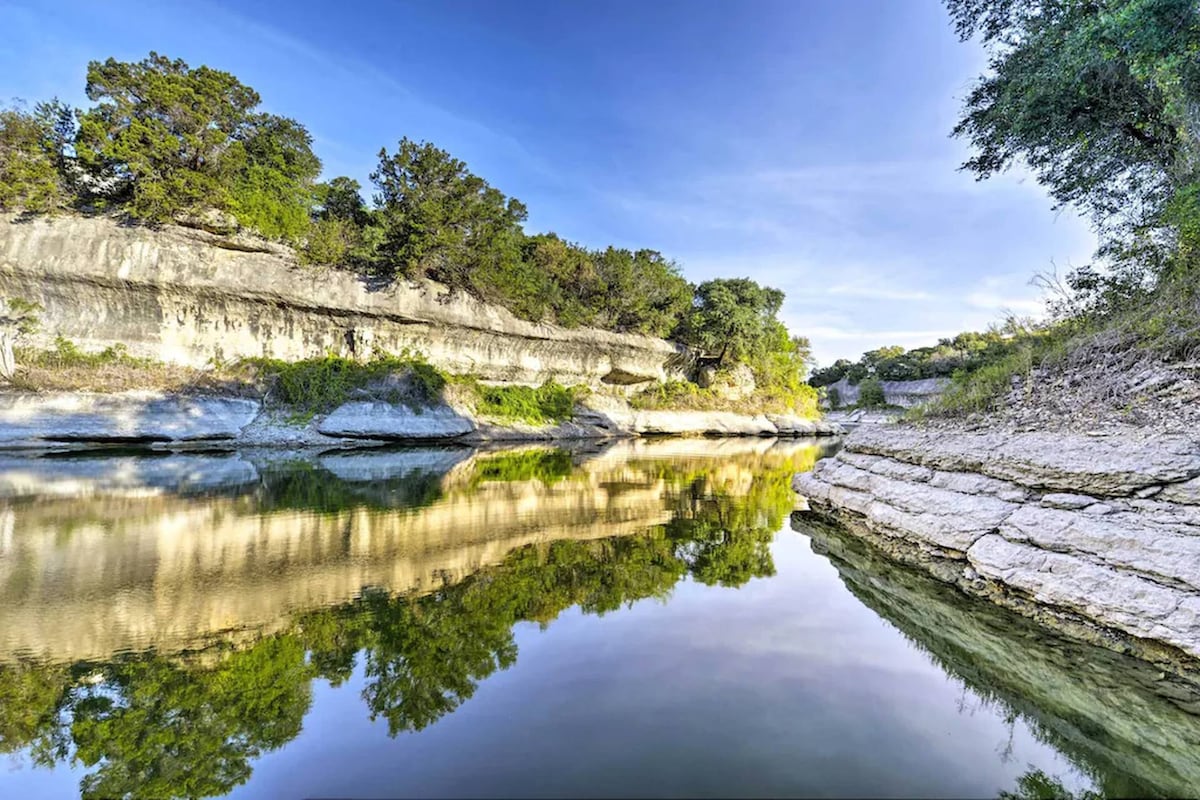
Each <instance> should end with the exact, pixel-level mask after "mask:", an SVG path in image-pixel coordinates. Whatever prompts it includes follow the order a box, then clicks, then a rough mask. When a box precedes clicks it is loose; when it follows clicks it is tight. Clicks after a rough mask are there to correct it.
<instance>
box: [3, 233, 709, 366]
mask: <svg viewBox="0 0 1200 800" xmlns="http://www.w3.org/2000/svg"><path fill="white" fill-rule="evenodd" d="M252 250H253V249H252V248H251V249H249V250H248V249H247V246H246V245H245V243H240V242H236V241H233V240H229V239H225V238H221V237H216V236H212V235H210V234H207V233H204V232H202V231H195V230H190V229H186V228H176V227H168V228H164V229H158V230H151V229H148V228H143V227H135V226H122V225H119V224H118V223H117V222H115V221H114V220H111V219H107V218H103V217H90V218H89V217H60V218H57V219H52V220H45V219H38V220H32V221H21V222H17V221H15V220H13V219H11V218H0V296H5V297H19V298H21V299H23V300H27V301H30V302H36V303H39V304H41V306H42V307H43V310H42V311H41V313H40V323H41V327H40V330H41V336H43V337H44V338H45V339H46V340H47V343H49V342H52V341H53V339H54V337H55V336H65V337H67V338H68V339H70V340H72V341H73V342H75V343H76V344H78V345H80V346H81V347H82V348H84V349H85V350H99V349H103V348H105V347H108V346H111V345H117V344H121V345H125V346H126V347H127V348H128V350H129V352H130V353H131V354H132V355H135V356H142V357H147V358H153V359H157V360H160V361H166V362H171V363H179V364H187V365H191V366H197V367H202V366H204V365H206V364H207V363H209V361H210V360H211V359H218V360H222V359H233V358H239V357H247V356H271V357H274V358H281V359H284V360H289V361H293V360H299V359H303V358H309V357H313V356H321V355H324V354H325V353H328V352H332V353H336V354H338V355H343V356H348V357H367V356H370V355H371V354H372V353H374V352H379V351H383V352H388V353H398V352H401V351H404V350H409V351H412V352H418V353H422V354H423V355H424V356H425V357H426V358H428V359H429V360H430V362H432V363H434V364H436V365H437V366H438V367H440V368H441V369H444V370H446V371H448V372H453V373H464V374H466V373H471V374H475V375H478V376H479V377H480V378H483V379H485V380H492V381H507V382H516V383H527V384H540V383H542V382H544V381H546V380H549V379H554V380H557V381H559V382H560V383H563V384H567V385H571V384H588V385H593V386H595V385H599V384H601V383H605V384H610V385H629V384H637V383H644V382H647V381H653V380H666V379H668V378H675V377H682V371H681V370H684V369H685V368H686V367H687V366H688V354H687V352H686V351H685V350H684V349H682V348H680V347H678V346H676V345H673V344H671V343H669V342H665V341H663V340H662V339H656V338H652V337H648V336H636V335H629V334H617V333H611V332H608V331H602V330H595V329H589V328H579V329H568V328H562V327H559V326H556V325H545V324H537V323H532V322H528V321H526V320H522V319H518V318H517V317H515V316H514V315H513V314H512V313H511V312H509V311H508V310H507V309H504V308H501V307H499V306H493V305H487V304H484V303H480V302H478V301H476V300H474V299H473V298H471V297H469V296H467V295H466V294H464V293H462V292H457V293H451V292H449V291H448V290H447V289H446V287H444V286H441V285H439V284H435V283H431V282H420V283H415V282H406V281H398V282H396V283H394V284H391V285H386V286H384V285H372V284H371V283H369V282H367V281H364V280H363V279H362V278H361V277H360V276H358V275H355V274H353V273H350V272H344V271H337V270H313V269H305V268H303V267H301V266H300V265H298V264H297V263H296V261H295V259H294V258H292V257H291V256H290V254H288V253H287V251H286V250H285V249H282V248H266V247H262V248H259V251H258V252H254V251H252Z"/></svg>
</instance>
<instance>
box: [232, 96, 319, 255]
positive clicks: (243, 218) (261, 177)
mask: <svg viewBox="0 0 1200 800" xmlns="http://www.w3.org/2000/svg"><path fill="white" fill-rule="evenodd" d="M237 135H238V137H239V139H240V143H241V145H242V147H243V149H244V151H245V163H244V165H243V166H242V168H241V170H240V171H239V173H238V174H237V177H236V179H235V181H234V184H233V186H232V187H231V189H230V197H231V198H232V202H231V204H230V205H231V209H232V211H233V213H234V215H235V216H236V217H237V219H238V222H240V223H241V224H242V225H245V226H246V227H249V228H253V229H254V230H256V231H258V232H259V233H260V234H262V235H263V236H267V237H270V238H282V239H297V238H298V237H300V236H301V235H302V234H303V233H304V232H305V230H307V228H308V224H309V216H310V214H311V213H312V209H313V205H314V203H315V202H316V194H315V191H314V185H313V182H314V181H315V180H316V177H317V175H319V174H320V172H321V160H320V159H319V158H317V157H316V155H314V154H313V151H312V136H311V135H310V134H309V132H308V131H307V130H306V129H305V127H304V126H303V125H301V124H300V123H298V122H296V121H295V120H292V119H288V118H286V117H279V116H275V115H274V114H253V115H249V116H248V117H247V118H246V119H245V121H244V122H243V124H242V125H241V127H240V129H239V131H238V134H237Z"/></svg>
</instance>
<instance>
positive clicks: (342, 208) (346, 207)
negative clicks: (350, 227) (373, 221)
mask: <svg viewBox="0 0 1200 800" xmlns="http://www.w3.org/2000/svg"><path fill="white" fill-rule="evenodd" d="M313 191H314V194H315V196H316V201H317V206H318V211H317V215H316V216H317V218H318V219H340V220H346V221H347V222H353V223H354V224H355V225H358V226H363V225H366V224H367V222H368V221H369V214H368V212H367V204H366V203H364V202H363V198H362V186H361V185H359V183H358V181H356V180H354V179H353V178H347V177H346V176H345V175H339V176H338V177H336V178H331V179H330V180H328V181H326V182H324V183H319V184H317V185H316V186H315V187H314V190H313Z"/></svg>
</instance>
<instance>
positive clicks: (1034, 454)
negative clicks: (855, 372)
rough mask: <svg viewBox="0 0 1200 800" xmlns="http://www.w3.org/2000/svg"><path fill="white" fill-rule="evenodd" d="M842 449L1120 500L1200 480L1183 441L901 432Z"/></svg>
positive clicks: (861, 438)
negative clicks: (1151, 488)
mask: <svg viewBox="0 0 1200 800" xmlns="http://www.w3.org/2000/svg"><path fill="white" fill-rule="evenodd" d="M846 447H847V449H848V450H851V451H855V452H860V453H870V454H873V455H880V456H887V457H889V458H894V459H897V460H899V461H905V462H908V463H912V464H921V465H924V466H928V467H932V468H934V469H938V470H943V471H956V472H976V473H980V474H982V475H987V476H990V477H993V478H999V479H1001V480H1007V481H1012V482H1014V483H1018V484H1021V485H1022V486H1026V487H1030V488H1035V489H1043V490H1050V491H1056V492H1069V493H1085V494H1094V495H1098V496H1126V495H1130V494H1133V493H1134V492H1136V491H1138V490H1139V489H1143V488H1146V487H1148V486H1153V485H1156V484H1164V483H1177V482H1181V481H1186V480H1189V479H1191V478H1194V477H1197V476H1200V445H1198V444H1197V442H1195V441H1193V440H1191V439H1188V438H1185V437H1182V436H1153V437H1146V438H1143V439H1130V438H1129V437H1125V436H1084V435H1080V434H1063V433H1060V434H1043V433H1012V434H1004V433H994V434H990V433H965V432H964V433H957V432H950V431H944V430H938V431H923V430H918V429H913V428H905V427H900V426H871V427H862V428H859V429H857V430H855V432H854V435H853V436H851V437H850V438H849V439H848V440H847V442H846Z"/></svg>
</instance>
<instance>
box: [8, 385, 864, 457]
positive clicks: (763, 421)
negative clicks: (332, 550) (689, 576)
mask: <svg viewBox="0 0 1200 800" xmlns="http://www.w3.org/2000/svg"><path fill="white" fill-rule="evenodd" d="M839 433H841V428H840V426H838V425H837V424H835V423H829V422H825V421H822V420H809V419H803V418H800V417H790V416H786V415H777V414H771V415H767V414H758V415H750V414H741V413H735V412H732V411H687V410H680V411H672V410H658V409H656V410H638V409H634V408H632V407H631V406H630V405H629V403H628V402H626V401H624V400H623V399H621V398H618V397H609V396H603V395H597V396H594V397H589V398H586V399H584V400H583V401H581V402H579V403H578V404H576V406H575V408H574V411H573V413H572V414H571V416H570V417H569V418H567V419H565V420H563V421H559V422H547V423H546V424H540V425H538V424H531V423H527V422H519V421H513V420H503V419H496V418H490V417H487V416H482V415H479V414H478V413H477V412H475V411H473V410H472V409H470V408H468V407H466V406H463V405H455V404H451V403H439V404H435V405H432V406H429V407H425V408H417V409H414V408H412V407H410V406H408V405H405V404H403V403H390V402H387V401H384V400H352V401H349V402H345V403H342V404H340V405H338V406H337V407H336V408H334V409H333V410H332V411H331V412H329V413H327V414H316V415H302V414H298V413H296V412H295V411H294V410H291V409H288V408H286V407H278V406H272V405H270V404H267V403H265V402H264V401H263V400H261V399H258V398H249V397H237V396H224V395H212V394H210V395H186V394H174V393H163V392H136V391H135V392H117V393H93V392H43V393H33V392H4V393H0V449H27V448H47V447H57V448H65V447H71V446H80V445H88V444H95V443H114V442H141V443H146V444H159V445H166V446H184V445H193V446H194V445H203V444H205V443H210V444H211V443H219V444H221V445H231V446H256V447H298V446H312V447H339V446H355V447H357V446H362V445H364V444H371V443H386V442H397V441H399V442H404V441H408V442H461V443H478V442H489V441H556V440H569V439H613V438H627V437H636V436H654V435H675V436H772V437H774V436H785V437H787V436H832V435H837V434H839Z"/></svg>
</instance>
